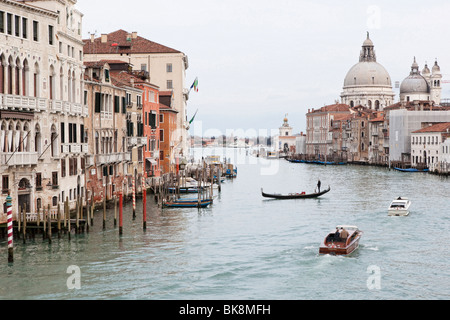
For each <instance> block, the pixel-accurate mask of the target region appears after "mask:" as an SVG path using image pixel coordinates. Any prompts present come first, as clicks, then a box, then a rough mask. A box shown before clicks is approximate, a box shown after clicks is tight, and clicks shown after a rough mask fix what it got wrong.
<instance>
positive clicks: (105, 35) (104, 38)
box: [102, 33, 108, 43]
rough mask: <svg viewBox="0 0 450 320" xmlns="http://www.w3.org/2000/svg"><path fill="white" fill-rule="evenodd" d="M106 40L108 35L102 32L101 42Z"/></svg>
mask: <svg viewBox="0 0 450 320" xmlns="http://www.w3.org/2000/svg"><path fill="white" fill-rule="evenodd" d="M106 42H108V35H107V34H104V33H103V34H102V43H106Z"/></svg>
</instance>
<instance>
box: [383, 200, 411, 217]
mask: <svg viewBox="0 0 450 320" xmlns="http://www.w3.org/2000/svg"><path fill="white" fill-rule="evenodd" d="M410 206H411V201H410V200H409V199H408V198H405V197H398V198H396V199H394V200H393V201H392V202H391V204H390V206H389V209H388V215H389V216H407V215H409V207H410Z"/></svg>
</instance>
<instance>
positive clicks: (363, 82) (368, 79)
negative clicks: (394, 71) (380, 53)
mask: <svg viewBox="0 0 450 320" xmlns="http://www.w3.org/2000/svg"><path fill="white" fill-rule="evenodd" d="M352 86H365V87H367V86H388V87H392V83H391V77H390V76H389V73H388V72H387V71H386V69H385V68H384V67H383V66H382V65H381V64H379V63H378V62H376V61H368V62H366V61H363V62H359V63H357V64H356V65H354V66H353V67H352V68H351V69H350V71H349V72H348V73H347V76H346V77H345V80H344V88H345V87H352Z"/></svg>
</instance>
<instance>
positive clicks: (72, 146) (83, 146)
mask: <svg viewBox="0 0 450 320" xmlns="http://www.w3.org/2000/svg"><path fill="white" fill-rule="evenodd" d="M88 151H89V147H88V144H87V143H63V144H61V153H88Z"/></svg>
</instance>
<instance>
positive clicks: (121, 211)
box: [119, 192, 123, 235]
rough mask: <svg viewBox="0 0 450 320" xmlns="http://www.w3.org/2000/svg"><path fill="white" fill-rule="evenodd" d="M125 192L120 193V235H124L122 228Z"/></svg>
mask: <svg viewBox="0 0 450 320" xmlns="http://www.w3.org/2000/svg"><path fill="white" fill-rule="evenodd" d="M122 214H123V194H122V192H121V193H119V235H122V231H123V230H122V228H123V219H122Z"/></svg>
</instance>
